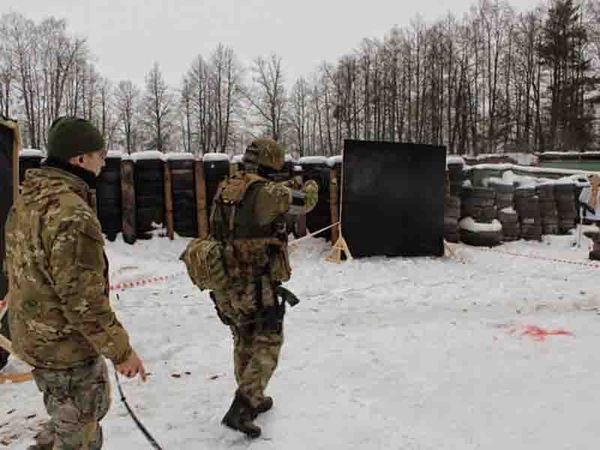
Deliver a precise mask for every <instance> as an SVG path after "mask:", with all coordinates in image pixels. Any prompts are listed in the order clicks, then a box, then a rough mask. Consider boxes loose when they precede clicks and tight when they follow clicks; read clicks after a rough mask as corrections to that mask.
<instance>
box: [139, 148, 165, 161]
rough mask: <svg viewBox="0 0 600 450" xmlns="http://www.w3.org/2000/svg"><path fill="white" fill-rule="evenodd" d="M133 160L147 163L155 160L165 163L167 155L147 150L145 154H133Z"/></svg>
mask: <svg viewBox="0 0 600 450" xmlns="http://www.w3.org/2000/svg"><path fill="white" fill-rule="evenodd" d="M131 159H132V160H133V161H147V160H153V159H160V160H161V161H164V160H165V154H164V153H163V152H159V151H158V150H146V151H143V152H137V153H133V154H132V155H131Z"/></svg>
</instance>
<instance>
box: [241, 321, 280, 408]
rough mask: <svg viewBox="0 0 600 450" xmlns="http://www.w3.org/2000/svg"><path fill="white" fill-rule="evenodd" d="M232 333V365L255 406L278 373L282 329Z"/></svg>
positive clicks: (244, 394) (244, 391)
mask: <svg viewBox="0 0 600 450" xmlns="http://www.w3.org/2000/svg"><path fill="white" fill-rule="evenodd" d="M231 330H232V333H233V365H234V369H235V380H236V382H237V384H238V391H239V392H240V394H242V395H243V396H244V397H245V398H246V399H248V400H249V402H250V405H251V406H252V407H253V408H255V407H257V406H258V405H259V404H260V403H262V401H263V400H264V398H265V389H266V388H267V384H268V383H269V380H270V379H271V376H273V372H275V368H276V367H277V362H278V361H279V353H280V351H281V346H282V345H283V332H281V331H280V332H255V333H251V334H248V335H245V334H244V335H240V334H239V332H238V331H237V329H236V328H235V327H231Z"/></svg>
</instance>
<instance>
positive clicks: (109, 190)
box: [96, 152, 123, 241]
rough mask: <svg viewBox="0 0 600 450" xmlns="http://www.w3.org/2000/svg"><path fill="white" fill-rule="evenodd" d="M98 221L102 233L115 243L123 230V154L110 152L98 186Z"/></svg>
mask: <svg viewBox="0 0 600 450" xmlns="http://www.w3.org/2000/svg"><path fill="white" fill-rule="evenodd" d="M96 200H97V205H98V219H99V220H100V224H101V225H102V232H103V233H104V234H105V235H106V237H107V239H108V240H109V241H114V240H115V238H116V237H117V234H118V233H120V232H121V230H122V228H123V221H122V219H121V153H119V152H109V153H108V156H107V158H106V164H105V165H104V167H103V169H102V172H100V176H99V177H98V181H97V184H96Z"/></svg>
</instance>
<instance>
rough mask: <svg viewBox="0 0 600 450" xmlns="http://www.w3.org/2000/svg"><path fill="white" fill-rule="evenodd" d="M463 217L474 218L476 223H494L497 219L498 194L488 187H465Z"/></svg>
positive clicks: (462, 203) (462, 206) (462, 205)
mask: <svg viewBox="0 0 600 450" xmlns="http://www.w3.org/2000/svg"><path fill="white" fill-rule="evenodd" d="M462 189H463V190H462V194H461V216H462V217H472V218H473V219H474V220H475V222H480V223H492V220H494V219H495V218H496V192H495V191H494V190H493V189H489V188H486V187H467V186H463V188H462Z"/></svg>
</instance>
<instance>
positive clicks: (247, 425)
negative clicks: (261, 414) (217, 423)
mask: <svg viewBox="0 0 600 450" xmlns="http://www.w3.org/2000/svg"><path fill="white" fill-rule="evenodd" d="M254 418H255V415H254V410H253V408H252V407H251V406H250V403H249V402H248V400H247V399H246V398H245V397H243V396H242V395H241V394H240V393H239V392H236V393H235V397H234V399H233V403H231V406H230V407H229V410H228V411H227V412H226V413H225V415H224V416H223V420H221V423H222V424H223V425H225V426H226V427H229V428H231V429H232V430H237V431H241V432H242V433H244V434H245V435H246V436H248V437H251V438H257V437H259V436H260V433H261V429H260V427H259V426H258V425H256V424H255V423H254V422H253V420H254Z"/></svg>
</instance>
